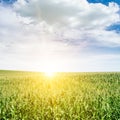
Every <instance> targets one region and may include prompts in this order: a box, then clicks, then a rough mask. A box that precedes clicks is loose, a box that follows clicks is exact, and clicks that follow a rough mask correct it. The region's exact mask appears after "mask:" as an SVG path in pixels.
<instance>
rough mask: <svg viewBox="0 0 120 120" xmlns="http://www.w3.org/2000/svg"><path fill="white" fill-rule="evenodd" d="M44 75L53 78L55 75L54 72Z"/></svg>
mask: <svg viewBox="0 0 120 120" xmlns="http://www.w3.org/2000/svg"><path fill="white" fill-rule="evenodd" d="M45 75H46V76H48V77H53V76H54V75H55V73H54V72H45Z"/></svg>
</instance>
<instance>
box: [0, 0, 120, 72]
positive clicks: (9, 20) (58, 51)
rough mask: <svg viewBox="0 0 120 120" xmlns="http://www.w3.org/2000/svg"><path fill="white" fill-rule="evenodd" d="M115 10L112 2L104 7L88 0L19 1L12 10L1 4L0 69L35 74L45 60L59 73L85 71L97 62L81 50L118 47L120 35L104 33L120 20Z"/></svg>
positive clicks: (111, 32) (115, 5)
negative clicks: (35, 70) (61, 71)
mask: <svg viewBox="0 0 120 120" xmlns="http://www.w3.org/2000/svg"><path fill="white" fill-rule="evenodd" d="M70 1H71V2H70ZM118 10H119V7H118V5H117V4H114V3H110V4H109V6H105V5H102V4H89V3H88V2H87V1H86V0H82V1H80V0H74V1H73V0H52V1H50V0H30V1H29V3H28V2H25V1H24V0H18V1H17V2H16V3H15V4H14V5H13V8H11V7H3V6H2V5H0V66H1V68H2V67H3V68H5V67H4V66H6V68H7V67H9V68H16V69H25V68H26V69H37V70H38V69H39V67H41V69H42V68H44V69H45V67H46V65H45V64H48V61H49V62H50V63H51V64H54V66H57V67H58V69H59V70H62V69H63V68H62V67H63V66H65V69H66V70H69V69H72V68H73V71H74V70H77V69H80V66H82V67H84V66H86V69H87V65H88V66H89V61H90V60H91V61H93V63H95V60H94V58H93V57H92V55H93V56H94V55H95V54H94V51H87V52H86V51H84V50H85V49H86V48H89V47H91V46H90V45H91V44H94V42H95V44H96V46H97V45H98V44H100V45H99V46H108V47H115V46H120V39H119V38H120V35H119V34H117V33H115V32H114V31H106V30H105V28H106V27H107V26H109V25H111V24H113V23H115V22H118V21H119V15H118V14H117V11H118ZM93 41H94V42H93ZM93 49H94V48H93ZM89 52H93V54H92V55H91V56H90V55H89ZM87 55H88V56H89V58H90V60H87V59H88V58H86V57H85V56H87ZM95 56H96V55H95ZM100 57H101V56H100ZM114 59H118V58H117V57H115V58H114ZM101 60H103V61H104V59H100V61H101ZM98 61H99V60H98ZM105 61H107V60H106V59H105ZM98 63H99V62H98ZM96 64H97V63H96ZM47 66H49V65H47ZM91 66H92V65H91ZM78 67H79V68H78ZM90 68H91V67H90Z"/></svg>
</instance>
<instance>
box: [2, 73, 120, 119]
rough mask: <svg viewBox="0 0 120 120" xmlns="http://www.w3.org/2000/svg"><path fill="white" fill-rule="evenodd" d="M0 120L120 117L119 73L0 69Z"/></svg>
mask: <svg viewBox="0 0 120 120" xmlns="http://www.w3.org/2000/svg"><path fill="white" fill-rule="evenodd" d="M0 120H120V73H57V74H55V76H51V77H50V76H46V75H45V74H44V73H37V72H36V73H34V72H20V71H0Z"/></svg>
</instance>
